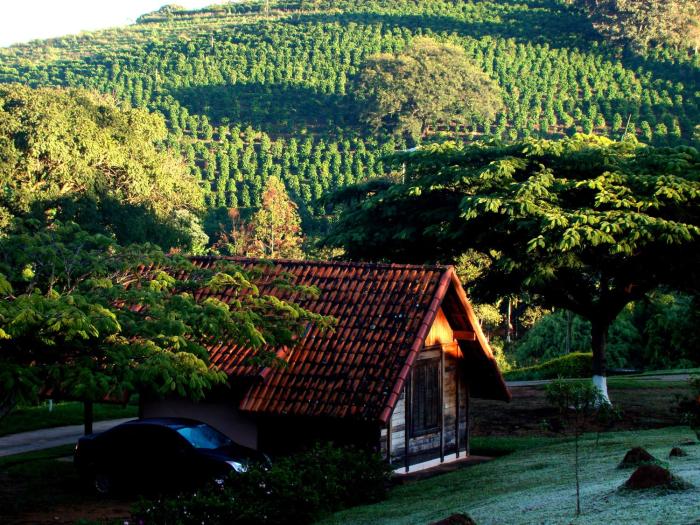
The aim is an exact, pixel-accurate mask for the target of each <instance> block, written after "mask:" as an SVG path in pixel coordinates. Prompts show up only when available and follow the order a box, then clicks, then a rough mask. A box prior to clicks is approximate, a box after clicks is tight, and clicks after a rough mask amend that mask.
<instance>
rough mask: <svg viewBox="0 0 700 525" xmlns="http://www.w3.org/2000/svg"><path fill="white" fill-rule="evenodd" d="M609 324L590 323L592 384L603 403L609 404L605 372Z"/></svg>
mask: <svg viewBox="0 0 700 525" xmlns="http://www.w3.org/2000/svg"><path fill="white" fill-rule="evenodd" d="M609 326H610V324H609V323H605V322H601V321H596V320H594V321H591V346H592V348H593V384H594V385H595V386H596V387H597V388H598V390H600V393H601V395H602V397H603V401H605V402H607V403H608V404H611V403H610V397H609V396H608V383H607V379H606V371H605V346H606V344H607V338H608V327H609Z"/></svg>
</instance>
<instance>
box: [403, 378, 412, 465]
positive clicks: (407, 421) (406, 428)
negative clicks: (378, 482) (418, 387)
mask: <svg viewBox="0 0 700 525" xmlns="http://www.w3.org/2000/svg"><path fill="white" fill-rule="evenodd" d="M411 376H412V373H409V376H408V381H406V386H405V388H404V396H405V397H404V421H405V423H404V430H403V436H404V451H403V462H404V468H405V469H406V473H408V471H409V469H410V465H409V460H408V445H409V441H410V437H409V432H410V429H411V414H410V413H411V402H410V401H409V400H410V399H411Z"/></svg>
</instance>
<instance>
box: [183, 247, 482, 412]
mask: <svg viewBox="0 0 700 525" xmlns="http://www.w3.org/2000/svg"><path fill="white" fill-rule="evenodd" d="M228 260H231V261H233V262H236V263H238V264H240V265H241V266H243V267H244V268H246V269H249V270H250V269H260V271H261V276H260V278H259V279H258V280H257V281H256V284H257V286H258V287H259V289H260V292H261V293H262V294H268V295H275V296H277V297H279V298H281V299H287V300H294V301H295V302H297V304H299V305H300V306H302V307H304V308H306V309H308V310H310V311H313V312H316V313H320V314H324V315H332V316H333V317H335V318H336V319H337V325H336V327H335V329H334V330H332V331H320V330H319V329H318V328H317V327H315V326H311V327H309V329H308V330H307V331H306V333H305V335H304V336H303V337H302V338H301V339H300V340H299V341H298V343H297V344H296V346H295V347H294V348H292V349H289V350H288V351H286V352H285V353H284V355H285V357H286V358H287V363H288V364H287V366H286V367H284V368H268V369H265V370H263V371H261V370H259V369H258V368H257V367H255V366H251V365H250V357H251V356H252V354H253V352H252V351H251V350H250V349H246V348H241V347H239V346H236V345H230V344H220V343H217V344H216V345H213V346H212V347H211V348H210V354H211V362H212V364H213V365H216V366H218V367H220V368H221V369H222V370H224V371H225V372H226V373H227V374H229V375H231V376H236V377H243V376H260V377H261V379H260V380H259V381H258V382H256V383H255V384H254V385H253V386H252V387H251V388H250V389H249V390H248V392H247V394H246V395H245V396H244V398H243V400H242V401H241V405H240V408H241V409H242V410H247V411H252V412H258V413H267V414H295V415H308V416H331V417H346V416H348V415H350V416H352V417H356V418H361V419H366V420H377V419H379V420H383V421H385V420H386V419H387V417H388V414H390V412H391V409H393V405H394V403H395V402H396V399H397V398H398V394H399V393H400V391H401V389H402V388H403V383H404V381H405V379H406V377H407V375H408V371H409V370H410V366H411V365H412V362H413V361H414V359H415V357H416V355H417V353H418V352H419V351H420V349H421V348H422V345H423V341H424V340H425V337H426V335H427V333H428V330H429V329H430V326H431V325H432V322H433V320H434V318H435V315H436V314H437V311H438V308H439V307H440V305H441V303H442V300H443V298H444V296H445V292H446V290H447V288H448V287H449V286H450V284H451V283H453V280H452V279H453V278H454V271H453V270H452V269H451V267H447V266H410V265H388V264H365V263H345V262H316V261H291V260H277V261H273V262H272V263H270V262H265V263H263V261H260V260H256V259H246V258H228ZM193 262H194V263H195V264H196V265H198V266H200V267H211V266H212V265H213V264H214V259H213V258H194V259H193ZM283 273H284V274H288V275H289V276H290V278H291V280H292V282H293V283H294V284H297V285H306V286H316V287H317V288H319V291H320V294H319V296H318V297H317V298H308V297H303V298H299V297H297V296H296V294H292V293H290V291H289V290H285V289H280V288H278V287H277V286H276V283H275V279H276V278H277V277H278V276H279V275H280V274H283ZM202 293H203V294H204V295H206V294H207V292H206V291H204V290H203V291H202ZM462 293H463V292H462ZM221 295H222V298H227V296H230V291H227V292H224V293H223V294H221ZM488 353H489V355H490V351H488Z"/></svg>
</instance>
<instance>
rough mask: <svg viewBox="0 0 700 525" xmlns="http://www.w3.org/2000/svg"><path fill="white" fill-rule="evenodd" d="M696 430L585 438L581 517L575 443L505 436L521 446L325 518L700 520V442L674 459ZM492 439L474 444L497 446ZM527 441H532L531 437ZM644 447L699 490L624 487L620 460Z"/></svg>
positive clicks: (625, 473) (510, 444)
mask: <svg viewBox="0 0 700 525" xmlns="http://www.w3.org/2000/svg"><path fill="white" fill-rule="evenodd" d="M694 438H695V435H694V434H693V433H692V432H691V431H690V430H689V429H688V428H687V427H670V428H664V429H657V430H646V431H634V432H614V433H609V434H603V435H602V437H601V440H600V444H599V446H598V447H596V446H595V436H594V435H591V436H586V437H584V439H583V447H582V456H581V457H582V472H581V483H582V484H581V493H582V510H583V514H582V515H581V516H579V517H576V516H575V515H574V514H575V486H574V477H573V442H570V441H566V442H562V441H556V442H555V443H554V444H550V445H547V444H545V445H543V444H542V442H541V440H537V441H535V442H530V443H526V444H528V445H533V446H534V447H535V448H523V447H520V446H519V445H518V444H517V442H518V441H519V440H518V438H499V439H501V442H500V446H501V447H503V448H511V449H518V448H519V450H518V451H516V452H514V453H513V454H510V455H508V456H504V457H501V458H498V459H496V460H494V461H491V462H489V463H484V464H481V465H476V466H474V467H469V468H465V469H462V470H459V471H456V472H452V473H450V474H445V475H442V476H436V477H434V478H431V479H427V480H423V481H417V482H415V483H410V484H407V485H403V486H399V487H396V488H395V489H393V490H392V491H391V493H390V495H389V499H388V500H386V501H384V502H382V503H379V504H375V505H368V506H363V507H356V508H354V509H349V510H346V511H343V512H340V513H337V514H334V515H333V516H331V517H329V518H328V519H326V520H324V521H323V522H322V523H323V524H325V525H330V524H343V525H345V524H371V525H376V524H378V523H381V524H426V523H430V522H433V521H436V520H440V519H443V518H445V517H447V516H449V515H451V514H454V513H458V512H466V513H468V514H469V515H471V516H472V518H474V520H475V521H476V522H477V523H478V524H479V525H489V524H499V525H510V524H512V525H526V524H569V523H571V524H576V525H579V524H581V525H583V524H590V525H594V524H595V525H598V524H604V523H615V524H630V525H632V524H634V525H637V524H640V523H649V524H657V523H663V524H664V525H672V524H678V525H680V524H690V523H698V521H696V520H700V505H699V504H698V502H700V489H698V488H697V487H700V445H692V446H687V447H685V450H686V452H688V457H685V458H674V459H668V453H669V451H670V449H671V447H672V446H673V445H675V444H677V443H679V442H682V441H685V440H687V439H694ZM491 439H493V438H483V441H482V443H478V442H477V443H475V446H477V447H480V448H488V447H489V446H491V447H493V446H495V445H498V443H496V444H489V442H490V440H491ZM524 439H525V440H528V439H531V438H524ZM634 446H643V447H645V448H646V449H647V450H648V451H649V452H651V453H652V454H653V455H654V456H656V457H657V458H659V459H660V460H663V461H665V462H667V464H668V465H669V468H670V469H671V471H672V472H673V473H674V474H676V475H678V476H680V477H682V478H683V479H685V480H687V481H689V482H691V483H692V484H693V485H695V487H696V488H693V489H691V490H687V491H683V492H667V493H664V492H659V491H643V492H639V493H629V492H625V493H623V492H620V491H618V490H617V489H618V487H619V486H620V485H621V484H622V483H623V482H624V481H625V480H626V479H627V478H628V477H629V475H630V474H631V471H629V470H620V469H618V468H617V464H618V463H619V462H620V460H621V459H622V457H623V456H624V454H625V452H626V451H627V450H628V449H630V448H632V447H634Z"/></svg>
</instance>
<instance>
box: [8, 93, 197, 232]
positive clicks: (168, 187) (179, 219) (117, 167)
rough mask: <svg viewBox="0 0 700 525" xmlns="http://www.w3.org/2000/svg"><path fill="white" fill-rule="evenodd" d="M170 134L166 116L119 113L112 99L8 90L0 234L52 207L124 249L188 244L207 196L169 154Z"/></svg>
mask: <svg viewBox="0 0 700 525" xmlns="http://www.w3.org/2000/svg"><path fill="white" fill-rule="evenodd" d="M165 136H166V127H165V123H164V121H163V118H162V117H160V116H158V115H154V114H150V113H148V112H147V111H145V110H141V109H124V108H119V107H117V105H116V103H115V102H114V101H113V100H112V99H111V98H110V97H108V96H101V95H98V94H95V93H91V92H87V91H81V90H60V89H50V88H46V89H38V90H33V89H30V88H28V87H24V86H19V85H9V86H0V187H1V188H2V189H3V191H2V193H1V194H0V221H2V222H1V223H0V228H2V227H7V225H8V224H9V219H10V218H11V217H13V216H27V215H31V214H32V212H36V213H38V215H39V217H41V215H42V214H43V212H44V210H45V209H46V207H47V206H53V207H55V208H56V210H57V213H58V216H59V217H60V218H63V219H64V220H76V221H78V222H80V223H81V224H83V226H84V227H89V228H90V229H91V230H93V231H96V232H97V231H102V232H103V233H114V234H116V235H117V236H118V237H119V238H120V240H121V241H122V242H130V241H131V242H133V241H141V242H143V241H146V240H154V241H156V242H157V241H159V240H163V241H164V242H163V244H171V245H173V244H177V241H178V240H181V241H185V242H183V243H182V244H184V245H187V244H188V243H187V241H188V239H185V237H187V235H188V231H187V226H185V227H183V225H182V224H181V223H183V222H185V223H188V225H190V226H189V227H190V228H191V224H192V223H193V222H195V223H196V217H194V216H192V215H187V212H190V213H191V212H192V211H198V210H201V209H202V207H203V204H204V203H203V198H202V192H201V190H200V188H199V185H198V184H197V181H196V180H195V179H194V178H193V177H192V176H191V175H190V174H189V173H188V172H187V170H186V167H185V165H184V163H183V162H182V161H181V160H180V159H179V158H178V157H177V156H176V155H174V154H173V153H172V152H168V151H165V150H164V149H163V148H162V146H161V144H162V141H163V139H164V138H165ZM134 218H137V219H138V220H139V221H141V224H139V223H138V221H136V220H134ZM149 221H150V223H153V226H152V227H151V228H150V229H147V230H146V231H143V230H144V228H145V226H144V225H143V224H144V223H146V224H148V223H149ZM159 227H161V228H162V229H163V230H164V231H168V229H170V230H174V231H175V232H174V233H173V234H172V235H171V237H175V239H168V238H166V235H165V234H164V232H159V231H158V229H159ZM176 232H179V234H178V233H176ZM149 237H150V238H149ZM177 237H181V239H177ZM190 244H191V242H190Z"/></svg>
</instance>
